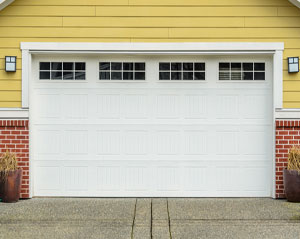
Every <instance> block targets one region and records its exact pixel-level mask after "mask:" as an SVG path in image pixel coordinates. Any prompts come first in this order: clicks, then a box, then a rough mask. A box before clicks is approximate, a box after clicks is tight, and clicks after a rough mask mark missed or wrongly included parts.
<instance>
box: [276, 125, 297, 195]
mask: <svg viewBox="0 0 300 239" xmlns="http://www.w3.org/2000/svg"><path fill="white" fill-rule="evenodd" d="M293 145H300V120H276V198H285V194H284V186H283V172H282V171H283V169H284V168H286V167H287V157H288V152H289V148H291V147H292V146H293Z"/></svg>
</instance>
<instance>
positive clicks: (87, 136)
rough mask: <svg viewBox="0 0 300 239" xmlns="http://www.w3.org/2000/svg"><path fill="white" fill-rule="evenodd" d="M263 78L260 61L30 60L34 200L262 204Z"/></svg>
mask: <svg viewBox="0 0 300 239" xmlns="http://www.w3.org/2000/svg"><path fill="white" fill-rule="evenodd" d="M271 72H272V65H271V60H270V59H269V58H268V57H259V56H243V57H241V56H240V57H233V56H227V57H224V56H105V55H101V56H99V55H97V56H95V55H94V56H83V55H79V56H78V55H77V56H76V55H72V56H70V55H69V56H67V55H59V56H54V55H48V56H41V55H40V56H35V58H34V59H33V72H32V74H33V77H32V78H33V79H32V82H31V95H30V122H31V132H32V134H31V160H32V162H33V166H34V168H33V170H34V171H33V183H34V192H33V194H34V196H92V197H93V196H95V197H97V196H143V197H144V196H160V197H165V196H168V197H173V196H174V197H183V196H184V197H252V196H261V197H264V196H266V197H268V196H271V185H272V184H271V182H272V75H271ZM51 78H52V79H51Z"/></svg>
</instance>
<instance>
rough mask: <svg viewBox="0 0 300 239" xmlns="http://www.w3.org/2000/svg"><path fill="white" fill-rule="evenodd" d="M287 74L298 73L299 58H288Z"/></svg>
mask: <svg viewBox="0 0 300 239" xmlns="http://www.w3.org/2000/svg"><path fill="white" fill-rule="evenodd" d="M288 64H289V73H296V72H299V57H288Z"/></svg>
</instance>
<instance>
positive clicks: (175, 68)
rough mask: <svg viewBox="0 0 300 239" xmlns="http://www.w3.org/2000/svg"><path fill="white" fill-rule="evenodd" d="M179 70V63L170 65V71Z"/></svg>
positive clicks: (180, 66) (180, 65)
mask: <svg viewBox="0 0 300 239" xmlns="http://www.w3.org/2000/svg"><path fill="white" fill-rule="evenodd" d="M181 69H182V63H180V62H172V63H171V70H172V71H181Z"/></svg>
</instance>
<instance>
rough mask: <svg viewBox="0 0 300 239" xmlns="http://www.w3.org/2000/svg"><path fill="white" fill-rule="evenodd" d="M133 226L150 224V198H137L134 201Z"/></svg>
mask: <svg viewBox="0 0 300 239" xmlns="http://www.w3.org/2000/svg"><path fill="white" fill-rule="evenodd" d="M134 225H135V226H148V227H150V225H151V199H150V198H138V199H137V203H136V213H135V221H134Z"/></svg>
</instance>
